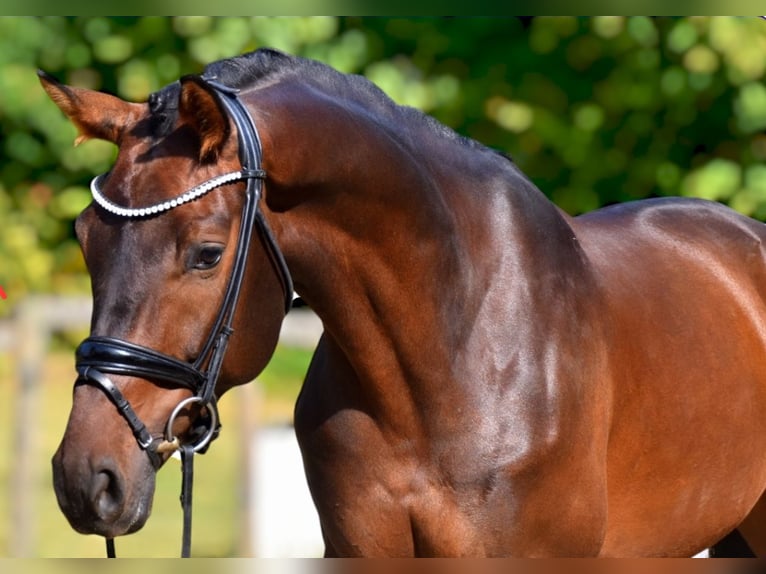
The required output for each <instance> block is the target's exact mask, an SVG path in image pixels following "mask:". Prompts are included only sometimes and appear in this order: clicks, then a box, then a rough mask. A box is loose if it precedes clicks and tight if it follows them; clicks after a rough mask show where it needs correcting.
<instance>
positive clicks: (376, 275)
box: [40, 49, 766, 556]
mask: <svg viewBox="0 0 766 574" xmlns="http://www.w3.org/2000/svg"><path fill="white" fill-rule="evenodd" d="M40 76H41V82H42V85H43V87H44V88H45V90H46V91H47V93H48V94H49V95H50V97H51V98H52V100H53V101H54V102H55V103H56V104H57V105H58V106H59V107H60V108H61V110H62V111H63V112H64V113H65V114H66V115H67V116H68V117H69V118H70V119H71V120H72V121H73V122H74V124H75V125H76V126H77V128H78V130H79V139H81V140H82V139H87V138H100V139H103V140H107V141H110V142H113V143H115V144H116V145H117V146H118V148H119V151H118V155H117V158H116V161H115V163H114V166H113V168H112V169H111V171H110V172H109V173H108V174H106V175H105V176H101V177H99V178H97V179H96V180H94V183H93V184H92V190H93V194H94V199H95V200H94V202H93V203H92V204H91V205H90V206H88V207H87V208H86V209H85V210H84V211H83V212H82V214H80V216H79V217H78V218H77V221H76V233H77V236H78V239H79V241H80V243H81V245H82V251H83V253H84V257H85V261H86V263H87V267H88V270H89V273H90V275H91V279H92V291H93V303H94V308H93V317H92V326H91V336H90V337H89V338H88V339H86V341H85V342H83V344H82V345H81V347H80V348H79V349H78V353H77V367H78V374H79V376H78V380H77V383H76V385H75V388H74V396H73V404H72V410H71V413H70V418H69V421H68V424H67V427H66V431H65V434H64V436H63V439H62V441H61V444H60V446H59V448H58V450H57V452H56V453H55V455H54V457H53V477H54V486H55V490H56V494H57V497H58V501H59V504H60V506H61V509H62V510H63V512H64V514H65V515H66V516H67V518H68V520H69V522H70V523H71V525H72V526H73V527H74V528H75V529H76V530H78V531H79V532H83V533H96V534H99V535H102V536H105V537H107V538H111V537H115V536H119V535H123V534H126V533H130V532H134V531H136V530H138V529H140V528H141V527H142V525H143V524H144V523H145V521H146V520H147V517H148V516H149V513H150V509H151V502H152V497H153V490H154V475H155V472H156V470H157V469H158V468H159V466H161V465H162V463H163V462H164V461H165V460H166V459H167V457H168V456H169V452H170V451H171V450H173V448H179V445H184V444H194V445H195V447H196V446H197V445H198V444H199V441H198V439H197V438H195V437H193V436H190V435H191V434H193V432H195V431H194V429H195V428H196V427H199V426H201V427H202V434H203V435H204V437H203V439H204V440H205V441H207V440H208V439H209V438H210V437H209V435H211V434H212V432H211V428H212V427H214V426H215V425H214V424H213V423H212V422H210V421H209V420H208V422H206V423H204V424H201V425H198V424H196V422H197V421H199V420H202V419H205V417H206V416H207V417H208V419H209V417H210V412H209V411H214V408H213V405H214V401H215V399H216V398H218V397H220V396H221V395H223V394H224V393H225V392H226V391H227V390H228V389H230V388H232V387H234V386H235V385H240V384H244V383H246V382H248V381H250V380H252V379H253V378H254V377H255V376H256V375H257V374H258V373H259V372H260V371H261V370H262V368H263V367H264V366H265V365H266V363H267V362H268V360H269V358H270V357H271V354H272V352H273V349H274V346H275V344H276V342H277V338H278V333H279V328H280V324H281V321H282V319H283V317H284V314H285V311H286V307H287V306H289V301H290V299H291V297H292V293H293V288H294V290H295V292H297V294H299V295H300V297H302V298H303V299H304V300H305V301H306V302H307V304H308V305H309V306H310V307H311V308H312V309H313V310H314V311H315V312H316V313H317V314H318V316H319V317H320V318H321V319H322V321H323V326H324V334H323V336H322V338H321V340H320V342H319V344H318V346H317V349H316V352H315V355H314V357H313V360H312V362H311V365H310V367H309V370H308V373H307V375H306V378H305V382H304V385H303V388H302V390H301V393H300V396H299V398H298V401H297V404H296V408H295V430H296V433H297V438H298V441H299V444H300V448H301V452H302V455H303V461H304V467H305V473H306V478H307V481H308V485H309V487H310V490H311V493H312V497H313V500H314V503H315V505H316V508H317V511H318V514H319V517H320V522H321V528H322V535H323V537H324V541H325V545H326V555H327V556H689V555H693V554H695V553H697V552H699V551H700V550H702V549H705V548H707V547H710V546H711V545H714V544H715V543H716V542H717V541H719V540H721V539H722V538H724V537H725V536H726V535H727V534H728V533H730V532H732V531H733V530H735V529H738V528H739V531H740V532H741V534H742V536H744V538H745V539H746V540H747V541H748V543H749V544H750V546H751V547H753V548H754V549H756V548H762V547H763V546H762V545H763V541H762V540H760V538H759V529H758V526H759V524H760V523H761V522H762V521H761V515H762V514H763V512H762V511H760V510H759V509H761V507H762V506H763V504H762V503H761V504H759V501H760V499H761V496H762V494H763V491H764V487H765V486H766V456H764V455H763V453H765V452H766V416H764V413H766V265H765V263H766V258H765V256H764V244H766V227H764V225H763V224H762V223H760V222H757V221H755V220H752V219H749V218H747V217H745V216H743V215H740V214H737V213H735V212H734V211H732V210H730V209H728V208H727V207H724V206H722V205H719V204H716V203H711V202H707V201H703V200H693V199H688V198H686V199H685V198H664V199H651V200H645V201H639V202H633V203H626V204H621V205H616V206H612V207H608V208H604V209H601V210H598V211H595V212H592V213H589V214H585V215H582V216H578V217H570V216H568V215H567V214H565V213H564V212H562V210H560V209H558V208H557V207H556V206H554V204H552V203H551V202H550V201H549V200H548V199H547V198H546V197H545V196H544V195H543V193H541V191H540V190H538V189H537V188H536V187H535V185H533V183H532V182H531V181H530V180H529V179H528V178H527V177H525V175H524V174H523V173H522V172H521V171H520V170H519V168H518V167H517V166H516V165H515V164H514V163H513V161H511V160H510V159H509V158H508V157H506V156H504V155H502V154H500V153H497V152H496V151H493V150H491V149H489V148H487V147H485V146H483V145H481V144H479V143H477V142H475V141H472V140H469V139H466V138H464V137H461V136H459V135H457V134H456V133H455V132H453V131H452V130H450V129H448V128H447V127H445V126H443V125H441V124H439V123H438V122H437V121H435V120H434V119H432V118H431V117H429V116H427V115H425V114H423V113H421V112H419V111H416V110H413V109H410V108H407V107H402V106H399V105H396V104H395V103H394V102H392V101H391V100H390V99H389V98H388V97H387V96H386V95H385V94H384V93H383V92H382V91H381V90H379V89H378V88H376V87H375V86H374V85H373V84H371V83H370V82H369V81H367V80H366V79H364V78H362V77H360V76H353V75H345V74H341V73H339V72H337V71H335V70H333V69H332V68H330V67H328V66H325V65H324V64H321V63H318V62H315V61H312V60H307V59H302V58H298V57H293V56H290V55H286V54H284V53H281V52H277V51H273V50H268V49H262V50H258V51H256V52H253V53H249V54H246V55H243V56H239V57H235V58H230V59H225V60H222V61H219V62H215V63H213V64H210V65H209V66H207V67H206V68H205V70H204V72H203V73H202V74H201V75H192V76H185V77H183V78H181V79H180V80H179V81H178V82H175V83H173V84H171V85H169V86H167V87H166V88H164V89H162V90H160V91H158V92H156V93H155V94H153V95H152V96H151V97H150V98H149V100H148V102H147V103H140V104H139V103H129V102H125V101H123V100H121V99H119V98H118V97H116V96H112V95H108V94H105V93H100V92H96V91H91V90H88V89H84V88H76V87H70V86H66V85H63V84H60V83H58V82H57V81H55V80H54V79H52V78H51V77H50V76H47V75H46V74H44V73H41V74H40ZM248 122H251V125H250V124H248ZM253 134H255V135H253ZM248 138H249V139H248ZM253 148H256V151H257V152H258V153H255V152H253V151H252V149H253ZM260 150H262V155H261V153H260ZM252 189H255V192H254V193H250V192H251V190H252ZM253 204H254V205H255V208H254V211H255V214H254V215H253V208H252V205H253ZM248 221H250V222H252V221H254V222H255V223H254V224H253V225H250V224H249V223H247V222H248ZM253 226H254V229H255V230H256V231H255V232H253V233H252V234H250V235H249V230H250V228H251V227H253ZM243 234H244V239H242V237H243ZM247 248H250V249H249V252H248V249H247ZM243 252H244V253H245V254H244V255H243ZM243 261H244V263H246V265H245V264H244V263H243ZM234 283H238V286H237V287H236V288H233V287H232V285H233V284H234ZM240 286H241V293H242V297H241V298H240V299H241V300H240V301H239V303H238V304H236V299H237V297H236V295H237V294H236V293H235V296H234V300H235V304H234V305H233V306H232V305H228V303H227V302H228V301H229V300H230V299H231V297H230V296H229V295H230V293H231V291H232V289H233V290H234V291H237V290H238V289H239V287H240ZM286 301H287V303H288V305H286V304H285V302H286ZM222 302H223V303H222ZM227 305H228V306H227ZM222 317H223V318H222ZM226 343H228V352H227V353H226V355H225V356H224V355H223V354H222V353H219V352H218V351H217V349H219V348H220V347H224V348H225V347H226ZM200 388H202V390H200ZM185 401H190V402H185ZM115 404H116V405H117V406H118V407H119V412H120V413H122V416H120V414H118V412H116V410H115V406H114V405H115ZM126 413H127V414H126ZM131 419H132V420H131ZM169 419H170V420H169ZM165 427H170V428H169V429H167V430H165ZM163 437H164V438H163ZM136 438H138V439H139V440H138V442H137V440H136ZM168 445H169V446H168ZM147 453H149V455H150V456H147ZM759 453H760V454H759Z"/></svg>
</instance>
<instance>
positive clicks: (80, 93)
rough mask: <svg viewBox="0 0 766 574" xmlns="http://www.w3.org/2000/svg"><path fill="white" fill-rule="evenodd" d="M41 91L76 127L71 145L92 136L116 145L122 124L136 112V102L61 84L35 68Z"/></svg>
mask: <svg viewBox="0 0 766 574" xmlns="http://www.w3.org/2000/svg"><path fill="white" fill-rule="evenodd" d="M37 75H38V76H39V78H40V83H41V84H42V86H43V88H44V89H45V91H46V92H47V93H48V96H50V98H51V100H53V102H54V103H55V104H56V105H57V106H58V107H59V108H60V109H61V111H62V112H64V114H66V116H67V117H68V118H69V119H70V120H71V121H72V123H73V124H74V125H75V126H76V127H77V130H78V132H79V135H78V136H77V139H76V140H75V145H77V144H79V143H82V142H83V141H85V140H88V139H91V138H96V139H102V140H106V141H110V142H112V143H115V144H118V143H119V140H120V136H121V135H122V132H123V129H124V127H125V126H126V125H127V124H128V123H130V122H132V121H133V118H134V114H136V113H137V112H140V110H141V109H142V106H141V105H140V104H132V103H130V102H126V101H124V100H121V99H120V98H118V97H117V96H112V95H109V94H105V93H103V92H97V91H95V90H88V89H86V88H75V87H72V86H65V85H64V84H62V83H60V82H59V81H58V80H56V79H55V78H54V77H53V76H51V75H49V74H47V73H45V72H43V71H42V70H38V72H37Z"/></svg>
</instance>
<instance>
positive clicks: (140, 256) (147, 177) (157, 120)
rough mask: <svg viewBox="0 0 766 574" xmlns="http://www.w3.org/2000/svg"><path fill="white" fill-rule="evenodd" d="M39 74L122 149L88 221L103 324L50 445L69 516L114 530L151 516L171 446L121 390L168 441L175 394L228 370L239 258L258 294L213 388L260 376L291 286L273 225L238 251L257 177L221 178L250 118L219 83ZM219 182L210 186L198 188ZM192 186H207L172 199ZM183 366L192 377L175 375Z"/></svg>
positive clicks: (85, 216) (88, 126)
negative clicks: (120, 88)
mask: <svg viewBox="0 0 766 574" xmlns="http://www.w3.org/2000/svg"><path fill="white" fill-rule="evenodd" d="M41 82H42V85H43V87H44V88H45V90H46V92H47V93H48V95H49V96H50V97H51V99H52V100H53V101H54V102H55V103H56V104H57V105H58V107H59V108H60V109H61V110H62V111H63V112H64V113H65V114H66V115H67V116H68V117H69V118H70V119H71V120H72V122H73V123H74V124H75V125H76V126H77V128H78V130H79V137H78V140H85V139H88V138H99V139H104V140H107V141H110V142H113V143H115V144H116V145H117V146H118V148H119V152H118V155H117V159H116V162H115V164H114V166H113V168H112V170H111V171H110V172H109V173H108V174H107V175H106V176H104V177H102V178H99V179H98V180H96V181H95V182H94V185H93V191H94V196H97V198H98V199H99V201H97V202H94V203H93V204H91V205H90V206H89V207H88V208H86V209H85V210H84V211H83V212H82V214H81V215H80V216H79V217H78V219H77V222H76V232H77V237H78V239H79V241H80V244H81V246H82V251H83V254H84V256H85V261H86V263H87V267H88V271H89V273H90V276H91V280H92V290H93V317H92V322H91V337H90V338H89V339H87V340H86V342H85V343H84V344H83V346H81V351H80V352H79V353H78V371H79V372H80V378H79V379H78V382H77V384H76V385H75V389H74V396H73V405H72V411H71V413H70V417H69V422H68V424H67V428H66V432H65V434H64V437H63V439H62V441H61V445H60V446H59V448H58V451H57V452H56V454H55V455H54V457H53V473H54V484H55V489H56V494H57V497H58V500H59V504H60V506H61V508H62V510H63V511H64V514H65V515H66V516H67V518H68V519H69V521H70V523H71V524H72V526H73V527H74V528H75V529H76V530H78V531H80V532H84V533H96V534H100V535H103V536H107V537H113V536H117V535H120V534H125V533H128V532H133V531H135V530H138V529H139V528H141V526H142V525H143V524H144V522H145V521H146V519H147V517H148V515H149V512H150V508H151V501H152V496H153V492H154V472H155V470H156V468H157V467H158V466H159V465H160V464H161V463H162V462H164V460H165V459H166V457H167V456H168V454H167V453H166V452H162V451H160V452H156V451H153V449H152V448H151V447H150V448H149V451H150V455H152V456H147V453H146V452H144V451H143V450H142V448H141V447H140V446H139V444H138V442H137V440H136V438H135V437H134V434H136V435H137V434H139V433H138V432H137V430H136V428H135V425H134V428H131V425H130V424H129V422H128V418H129V417H126V416H125V413H124V412H123V413H120V412H118V409H117V408H115V403H119V400H118V397H119V396H120V395H121V396H122V397H124V400H125V401H126V404H128V405H130V407H129V408H130V409H131V414H132V415H135V417H136V418H137V420H139V421H140V422H141V423H142V424H143V425H145V427H146V431H145V436H149V437H150V438H151V440H153V441H159V439H158V438H157V437H161V436H163V433H164V431H165V426H166V423H167V422H168V420H169V418H170V417H171V413H172V412H173V411H174V410H175V407H176V406H177V405H179V403H180V402H182V401H183V400H184V399H186V398H188V397H190V396H192V395H193V394H195V386H196V385H197V384H198V383H200V381H198V380H196V379H195V376H196V375H195V372H196V374H199V375H200V377H201V379H202V380H203V381H204V375H205V374H206V373H209V372H210V370H211V369H212V370H216V369H215V367H213V366H212V364H213V363H215V362H216V361H217V360H218V359H219V358H220V356H215V348H216V346H217V345H220V340H219V338H218V335H220V334H222V335H221V336H222V337H223V338H224V339H225V338H227V336H228V334H229V333H230V330H229V329H228V327H227V326H226V323H227V319H226V317H223V318H222V317H221V313H220V312H221V309H222V304H223V303H222V302H223V301H224V300H228V299H231V297H229V296H228V295H227V293H229V291H230V289H229V287H230V284H231V283H232V281H231V280H232V273H233V270H236V269H237V268H239V269H240V270H243V271H242V274H243V275H242V292H243V293H245V292H246V293H248V297H241V298H240V302H239V304H238V305H236V297H234V299H235V304H234V305H233V306H230V308H229V309H228V313H230V315H231V319H230V322H231V327H232V328H233V334H232V335H231V337H230V340H229V345H228V353H227V354H226V355H225V359H224V360H223V362H222V365H221V368H220V378H216V377H214V384H215V381H216V380H217V384H216V386H215V388H214V389H209V391H210V392H212V391H215V394H216V395H217V396H220V394H222V393H223V392H225V391H226V390H227V389H229V388H231V387H232V386H234V385H238V384H242V383H245V382H247V381H249V380H251V379H252V378H253V377H254V376H255V375H256V374H257V373H258V372H260V370H261V369H262V368H263V367H264V366H265V364H266V363H267V362H268V360H269V358H270V357H271V354H272V352H273V350H274V346H275V345H276V341H277V338H278V335H279V326H280V323H281V320H282V318H283V314H284V310H285V309H284V304H283V301H284V296H285V293H284V291H285V289H286V288H287V286H288V285H287V284H286V283H285V281H284V277H283V280H282V281H280V275H279V273H275V264H274V254H273V253H272V252H270V250H269V249H267V248H264V245H268V242H265V243H264V241H265V240H264V239H263V236H262V234H261V235H259V234H258V233H257V232H255V233H254V234H253V239H252V242H248V243H252V244H253V248H252V249H250V250H249V254H247V252H245V253H246V255H245V256H244V257H243V256H241V255H240V256H238V255H237V253H240V252H241V251H242V246H241V245H240V243H239V241H238V240H239V237H240V234H241V229H240V224H241V221H242V220H243V218H245V215H244V214H245V213H246V212H247V209H246V208H245V207H243V205H245V203H246V200H245V196H246V189H247V195H248V197H250V195H249V194H250V188H249V187H247V185H249V184H246V182H245V180H246V179H247V178H248V177H252V172H248V173H250V175H242V176H241V177H239V178H234V179H232V180H231V181H229V180H228V179H226V180H221V179H219V178H218V176H221V175H224V174H231V173H236V172H237V171H239V170H241V168H242V165H241V164H242V160H240V156H239V152H240V151H241V148H242V146H241V142H240V138H239V137H238V136H240V135H241V132H243V131H245V130H240V129H239V128H238V125H239V124H237V122H236V121H233V119H232V116H231V113H230V108H228V107H227V105H228V104H227V103H226V102H225V101H224V95H223V94H222V93H221V92H220V91H218V90H216V89H215V88H213V87H211V85H209V84H208V83H207V82H205V81H203V80H202V79H200V78H194V77H189V78H185V79H184V80H182V81H181V82H179V83H176V84H173V85H171V86H169V87H167V88H165V89H164V90H162V91H161V92H158V93H157V94H155V95H154V96H153V97H152V98H151V99H150V100H149V102H148V103H147V104H135V103H128V102H125V101H123V100H121V99H119V98H117V97H114V96H111V95H107V94H104V93H99V92H95V91H91V90H86V89H82V88H73V87H68V86H64V85H61V84H59V83H57V82H56V81H55V80H53V79H52V78H50V77H48V76H46V75H44V74H41ZM247 167H248V168H253V167H257V166H252V165H250V166H247ZM211 180H212V183H211V184H210V185H209V186H207V187H209V188H210V189H209V190H208V189H207V187H206V188H204V189H202V190H201V191H200V188H198V187H197V186H198V185H199V184H200V183H202V182H210V181H211ZM195 188H196V193H195V194H194V195H195V196H196V197H194V198H191V197H189V196H183V199H182V200H181V201H174V198H178V197H179V196H182V194H185V193H186V192H187V191H189V190H194V189H195ZM158 204H159V205H160V206H161V208H157V209H149V210H147V211H144V212H139V211H138V209H139V208H145V207H150V206H157V205H158ZM115 206H120V207H115ZM259 216H260V214H259ZM259 239H260V240H261V241H260V242H259ZM238 259H239V260H247V265H246V266H244V267H242V266H239V265H238V264H237V263H236V261H237V260H238ZM234 273H235V274H236V271H234ZM283 283H285V284H283ZM287 283H289V281H288V282H287ZM291 294H292V289H290V293H289V295H291ZM224 314H225V313H224ZM222 324H223V326H222ZM166 363H167V364H166ZM115 365H117V366H116V367H115ZM142 368H143V370H142ZM89 369H90V370H89ZM184 373H185V374H184ZM178 378H182V379H185V381H186V382H184V384H177V379H178ZM186 379H188V380H186ZM104 380H105V381H104ZM200 384H201V383H200ZM109 385H111V386H112V387H111V388H112V390H108V389H107V388H106V387H107V386H109ZM208 386H210V385H208ZM115 393H116V394H115ZM204 404H206V403H205V402H204V401H203V402H201V403H197V402H195V403H191V404H190V405H189V406H188V408H182V409H180V410H179V411H178V416H176V417H174V419H173V420H174V423H173V425H172V429H171V431H172V434H173V435H174V436H175V437H178V438H179V439H180V440H181V441H183V440H192V439H190V438H189V435H190V434H191V433H192V429H193V427H194V426H195V421H196V420H198V419H199V418H200V417H202V416H203V415H204V411H205V410H210V409H206V408H205V407H204V406H203V405H204ZM144 446H146V445H144Z"/></svg>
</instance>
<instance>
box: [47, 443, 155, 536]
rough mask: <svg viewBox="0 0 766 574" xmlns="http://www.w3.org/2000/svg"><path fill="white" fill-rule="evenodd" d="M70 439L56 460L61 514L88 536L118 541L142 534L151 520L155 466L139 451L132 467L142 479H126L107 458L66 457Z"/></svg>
mask: <svg viewBox="0 0 766 574" xmlns="http://www.w3.org/2000/svg"><path fill="white" fill-rule="evenodd" d="M66 452H67V449H66V436H65V437H64V440H63V441H62V443H61V446H60V447H59V449H58V450H57V451H56V454H55V455H54V456H53V460H52V464H53V486H54V490H55V492H56V498H57V500H58V503H59V507H60V508H61V511H62V512H63V513H64V516H66V517H67V520H68V521H69V523H70V524H71V526H72V528H74V529H75V530H76V531H78V532H80V533H83V534H98V535H100V536H104V537H107V538H114V537H116V536H120V535H123V534H129V533H131V532H135V531H136V530H139V529H140V528H141V527H142V526H143V525H144V523H145V522H146V520H147V519H148V518H149V514H150V511H151V503H152V498H153V495H154V476H155V473H154V468H153V467H152V466H151V464H150V463H149V460H148V458H147V457H146V455H144V454H143V453H141V452H140V451H137V452H138V454H139V455H140V456H139V457H136V460H135V461H134V462H135V464H133V465H131V468H132V469H133V472H132V473H131V474H137V475H138V476H131V477H130V478H128V477H126V475H125V473H124V471H121V470H120V468H119V467H118V465H117V463H116V461H115V460H114V459H113V458H112V457H110V456H108V455H100V456H98V455H97V456H91V457H90V458H89V457H86V456H82V455H81V456H75V457H68V456H67V455H66Z"/></svg>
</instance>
